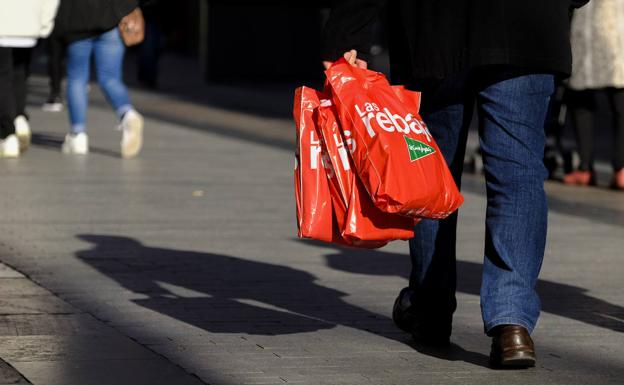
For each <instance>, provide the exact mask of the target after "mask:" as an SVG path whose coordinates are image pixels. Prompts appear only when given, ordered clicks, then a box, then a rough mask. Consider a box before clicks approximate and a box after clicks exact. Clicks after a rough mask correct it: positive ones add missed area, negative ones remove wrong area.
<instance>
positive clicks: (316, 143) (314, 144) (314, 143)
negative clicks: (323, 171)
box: [310, 131, 321, 170]
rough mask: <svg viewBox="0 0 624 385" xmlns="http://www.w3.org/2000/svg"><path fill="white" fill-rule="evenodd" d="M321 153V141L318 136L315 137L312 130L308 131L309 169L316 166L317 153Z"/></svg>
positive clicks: (313, 168) (314, 168)
mask: <svg viewBox="0 0 624 385" xmlns="http://www.w3.org/2000/svg"><path fill="white" fill-rule="evenodd" d="M320 154H321V143H320V140H319V138H317V137H316V133H315V132H314V131H310V169H311V170H316V169H317V168H318V161H319V155H320Z"/></svg>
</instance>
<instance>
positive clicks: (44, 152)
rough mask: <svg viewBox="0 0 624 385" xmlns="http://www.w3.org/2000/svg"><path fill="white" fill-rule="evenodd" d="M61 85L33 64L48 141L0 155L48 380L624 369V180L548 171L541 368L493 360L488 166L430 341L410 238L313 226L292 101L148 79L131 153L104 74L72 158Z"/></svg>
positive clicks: (8, 351) (579, 380)
mask: <svg viewBox="0 0 624 385" xmlns="http://www.w3.org/2000/svg"><path fill="white" fill-rule="evenodd" d="M241 96H244V95H241ZM44 97H45V81H43V80H42V79H34V82H33V97H32V99H31V103H32V106H31V108H30V111H31V114H32V125H33V128H34V132H35V136H34V145H33V147H32V148H31V149H30V150H29V151H28V153H26V154H25V156H24V157H22V158H21V159H17V160H3V161H2V162H0V181H1V186H2V187H1V189H2V196H3V199H2V200H0V213H1V216H0V228H2V232H0V260H1V261H3V262H4V263H6V264H8V265H10V266H12V267H14V268H16V269H17V270H18V271H20V272H21V273H23V274H25V275H26V276H22V275H20V274H21V273H16V272H14V270H8V271H11V272H12V273H11V274H16V277H14V278H6V279H4V278H2V276H1V275H0V280H1V281H0V284H1V286H0V296H1V300H2V302H0V358H2V359H3V360H4V361H6V362H7V363H8V364H10V365H11V366H12V367H13V368H15V369H17V371H19V373H21V375H23V376H24V378H25V379H26V380H28V381H30V382H31V383H33V384H36V385H39V384H42V385H43V384H46V385H47V384H68V385H83V384H143V383H145V384H148V383H149V384H171V385H176V384H194V383H204V384H214V385H216V384H223V385H242V384H284V383H300V384H330V385H336V384H345V385H359V384H375V385H385V384H392V385H399V384H410V385H414V384H427V385H430V384H621V383H622V381H623V380H622V379H624V296H623V295H622V284H623V282H624V251H623V250H624V237H623V236H622V235H623V234H624V232H623V230H624V194H618V193H615V192H612V191H609V190H606V189H604V188H595V189H577V188H567V187H564V186H561V185H557V184H554V183H549V184H548V186H547V188H548V192H549V196H550V205H551V208H552V210H551V214H550V228H549V241H548V250H547V255H546V258H545V262H544V267H543V272H542V275H541V279H540V282H539V290H540V293H541V296H542V300H543V309H544V312H543V315H542V318H541V320H540V324H539V325H538V328H537V330H536V332H535V340H536V344H537V349H538V355H539V361H538V366H537V367H536V368H534V369H530V370H523V371H494V370H491V369H489V368H488V367H487V354H488V353H489V340H488V339H487V338H486V337H485V336H484V335H483V331H482V324H481V320H480V310H479V298H478V290H479V275H480V270H481V267H480V266H481V265H480V262H481V258H482V257H481V256H482V248H483V237H484V236H483V232H484V229H483V216H484V207H485V195H484V188H483V183H482V180H481V177H480V176H471V175H467V176H466V179H465V183H464V191H465V197H466V204H465V205H464V207H463V208H462V210H461V219H460V227H459V245H460V247H459V251H458V252H459V261H458V274H459V289H458V302H459V307H458V310H457V313H456V317H455V323H454V334H453V343H454V344H453V346H452V348H451V349H449V350H430V349H425V348H423V347H419V346H415V345H414V344H413V343H412V342H411V341H410V338H409V336H407V335H405V334H403V333H401V332H399V331H398V330H397V329H396V328H395V327H394V326H393V324H392V321H391V319H390V311H391V306H392V302H393V300H394V297H395V296H396V294H397V292H398V291H399V290H400V289H401V288H402V287H403V286H404V285H405V284H406V280H407V274H408V272H409V260H408V257H407V244H406V243H404V242H396V243H393V244H391V245H389V246H387V247H385V248H383V249H381V250H379V251H360V250H350V249H342V248H338V247H332V246H330V245H323V244H319V243H315V242H306V241H300V240H297V239H296V238H295V228H296V225H295V221H294V202H293V197H292V195H293V194H292V166H293V156H292V148H291V145H292V141H293V127H292V123H291V122H290V121H289V120H288V119H282V118H280V117H267V116H258V115H254V114H250V113H245V112H241V110H243V109H244V108H242V107H244V106H242V105H241V108H240V109H237V108H235V107H236V106H230V107H229V108H227V109H226V108H222V107H217V106H215V105H212V104H210V103H207V102H206V101H201V102H198V101H193V100H183V99H180V98H173V97H170V96H166V95H159V94H153V93H145V92H133V98H134V100H135V102H136V104H137V106H138V107H139V109H140V110H141V111H142V112H143V113H145V115H146V118H147V119H146V123H147V128H146V142H145V150H144V152H143V153H142V154H141V156H140V157H139V158H138V159H135V160H130V161H122V160H121V159H119V155H118V154H119V149H118V144H119V143H118V141H119V133H118V132H115V131H114V130H113V127H114V126H115V124H116V122H115V118H114V115H113V113H112V111H111V110H110V108H109V107H108V106H107V105H106V103H105V101H104V100H103V98H102V96H101V95H100V94H99V91H98V90H97V87H94V90H93V91H92V93H91V97H92V106H93V108H91V110H90V111H89V134H90V137H91V145H92V153H91V154H90V155H89V156H86V157H76V156H74V157H72V156H63V155H62V154H60V143H61V140H62V137H63V135H64V130H65V127H66V125H67V122H66V116H65V114H52V113H44V112H41V111H39V110H38V108H37V104H38V103H40V102H41V101H42V100H43V98H44ZM241 103H242V102H241ZM1 367H2V366H1V365H0V368H1ZM0 373H4V371H0ZM7 373H8V374H6V375H7V376H15V378H16V379H18V380H19V381H25V380H24V379H21V378H20V377H19V376H18V375H17V374H16V373H15V372H12V371H10V367H9V369H7ZM7 378H9V377H7ZM17 383H19V382H17ZM24 383H27V382H24ZM0 384H2V381H0Z"/></svg>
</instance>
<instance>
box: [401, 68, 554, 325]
mask: <svg viewBox="0 0 624 385" xmlns="http://www.w3.org/2000/svg"><path fill="white" fill-rule="evenodd" d="M553 91H554V77H553V75H549V74H526V72H524V73H522V72H519V71H518V70H511V69H509V68H505V67H492V68H488V69H487V71H482V72H481V73H475V72H473V73H469V74H463V75H461V76H458V77H456V78H451V79H447V80H445V81H442V82H441V83H439V84H437V85H435V86H433V87H432V89H431V90H429V92H427V91H426V90H424V92H423V107H422V117H423V119H424V121H425V122H426V123H427V125H428V127H429V130H430V131H431V132H432V134H433V136H434V137H435V139H436V141H437V143H438V145H439V146H440V149H441V151H442V152H443V154H444V156H445V158H446V161H447V163H448V164H449V166H450V168H451V171H452V173H453V176H454V177H455V180H456V182H457V183H458V185H459V184H460V183H461V173H462V167H463V162H464V153H465V149H466V138H467V132H468V127H469V125H470V122H471V116H472V111H473V109H474V106H475V103H476V107H477V113H478V117H479V135H480V147H481V152H482V156H483V163H484V170H485V180H486V188H487V212H486V220H485V248H484V256H485V258H484V262H483V275H482V281H481V310H482V317H483V322H484V329H485V331H486V332H489V331H491V330H492V328H494V327H495V326H497V325H502V324H516V325H522V326H524V327H526V328H527V329H528V330H529V332H531V331H532V330H533V328H534V327H535V325H536V322H537V319H538V317H539V313H540V300H539V298H538V296H537V293H536V291H535V284H536V281H537V278H538V274H539V271H540V268H541V265H542V260H543V257H544V248H545V244H546V226H547V204H546V194H545V192H544V179H545V178H546V176H547V172H546V169H545V167H544V164H543V156H544V146H545V134H544V121H545V119H546V114H547V110H548V103H549V100H550V96H551V95H552V93H553ZM456 226H457V213H455V214H454V215H452V216H450V217H449V218H447V219H445V220H443V221H433V220H423V221H422V222H421V223H420V224H418V225H417V226H416V228H415V237H414V239H412V240H411V241H410V255H411V259H412V272H411V276H410V288H412V289H413V291H414V294H413V296H412V303H413V304H415V305H416V306H415V310H416V311H418V312H419V313H420V314H421V316H422V317H424V318H426V319H425V320H423V322H424V324H425V325H430V326H431V327H432V328H433V329H435V330H437V331H438V332H440V333H448V334H449V335H450V330H451V320H452V314H453V312H454V311H455V308H456V300H455V290H456V274H461V273H462V272H461V271H459V272H456V266H455V265H456V259H455V256H456V250H455V249H456V245H455V241H456Z"/></svg>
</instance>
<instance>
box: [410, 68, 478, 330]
mask: <svg viewBox="0 0 624 385" xmlns="http://www.w3.org/2000/svg"><path fill="white" fill-rule="evenodd" d="M445 83H448V84H444V83H443V84H441V85H440V86H439V87H436V89H434V90H431V91H428V92H427V93H426V94H425V95H427V97H428V98H429V99H423V102H424V104H423V108H422V116H423V119H424V121H425V123H426V124H427V126H428V127H429V130H430V131H431V133H432V134H433V136H434V138H435V140H436V143H437V144H438V146H439V147H440V149H441V151H442V153H443V155H444V157H445V159H446V161H447V164H449V165H450V168H451V172H452V173H453V177H454V178H455V181H456V183H457V184H458V185H460V182H461V173H462V168H463V162H464V153H465V149H466V139H467V134H468V127H469V125H470V120H471V116H472V109H473V106H474V99H473V98H472V96H471V95H468V94H467V91H466V90H465V84H466V78H465V77H462V78H458V79H449V80H448V81H445ZM427 100H428V101H429V102H427ZM456 227H457V213H454V214H453V215H451V216H449V217H448V218H447V219H445V220H441V221H436V220H423V221H422V222H421V223H419V224H418V225H417V226H416V227H415V229H414V230H415V236H414V238H413V239H411V240H410V257H411V260H412V272H411V275H410V289H412V290H413V295H412V298H411V302H412V304H413V305H414V311H415V312H416V313H417V315H418V318H419V323H420V326H421V327H422V328H423V330H424V332H431V333H436V334H438V335H440V334H442V335H447V336H449V335H450V334H451V322H452V317H453V312H454V311H455V308H456V307H457V302H456V299H455V290H456V285H457V283H456V280H457V279H456V266H455V264H456V259H455V240H456Z"/></svg>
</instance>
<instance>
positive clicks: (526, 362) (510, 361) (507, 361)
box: [490, 356, 535, 369]
mask: <svg viewBox="0 0 624 385" xmlns="http://www.w3.org/2000/svg"><path fill="white" fill-rule="evenodd" d="M490 366H491V367H492V368H495V369H524V368H531V367H533V366H535V357H527V356H523V357H508V358H502V359H501V358H499V359H493V358H490Z"/></svg>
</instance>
